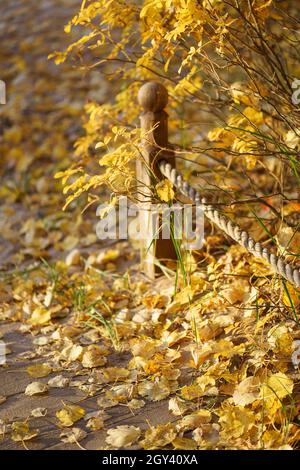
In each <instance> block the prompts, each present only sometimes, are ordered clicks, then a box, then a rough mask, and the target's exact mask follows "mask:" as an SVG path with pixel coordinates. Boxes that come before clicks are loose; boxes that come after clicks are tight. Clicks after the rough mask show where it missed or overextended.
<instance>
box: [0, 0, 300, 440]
mask: <svg viewBox="0 0 300 470" xmlns="http://www.w3.org/2000/svg"><path fill="white" fill-rule="evenodd" d="M5 3H6V4H7V5H6V6H7V9H6V13H5V15H6V16H5V21H6V23H7V24H9V27H8V31H7V33H6V36H5V39H4V41H3V44H2V46H1V60H3V61H5V63H6V64H7V68H6V71H5V76H4V77H1V79H4V80H6V81H7V83H8V96H9V99H8V104H7V105H6V106H5V107H3V108H1V122H2V130H1V137H0V147H1V152H2V153H3V155H4V160H5V165H3V169H2V170H1V171H2V173H3V175H2V176H3V185H2V187H1V192H0V196H1V247H2V250H1V254H0V258H1V262H2V270H1V277H0V298H1V303H0V320H1V332H2V333H1V339H2V341H3V342H5V344H6V354H7V356H6V358H7V360H6V363H5V364H3V365H1V368H0V380H1V383H2V384H3V385H2V386H1V397H0V431H1V432H0V447H1V448H11V447H12V448H21V446H25V447H28V448H30V449H37V448H47V449H51V448H59V447H60V446H61V448H62V447H63V448H66V447H67V446H69V447H70V448H75V447H77V446H79V447H81V448H93V449H104V448H106V449H115V448H127V447H133V448H143V449H161V448H169V449H261V448H266V449H291V448H296V447H297V446H298V445H299V444H298V442H299V421H298V416H299V387H298V379H299V376H300V375H299V368H298V365H299V359H300V348H299V345H300V334H299V328H298V309H297V305H298V304H299V299H298V292H297V291H296V290H293V289H292V287H291V286H290V287H289V289H288V290H284V286H283V285H282V284H280V282H279V281H278V280H276V278H275V277H274V276H273V273H272V272H271V269H270V267H269V266H267V265H265V264H263V263H262V262H261V261H259V260H256V259H255V258H253V257H252V256H251V255H250V254H248V253H247V252H246V251H245V250H244V249H243V248H241V247H239V246H237V245H232V246H230V242H229V240H226V239H224V238H223V236H222V234H220V233H219V234H217V235H216V234H215V235H210V236H208V237H207V238H206V241H205V244H204V247H203V248H202V249H201V250H200V251H199V252H198V253H197V254H194V255H193V256H192V255H191V256H189V257H188V258H187V259H186V260H185V263H186V271H187V272H188V273H189V275H188V282H186V279H185V278H184V277H183V276H179V279H178V280H177V284H176V283H175V274H174V276H173V275H172V274H170V275H169V277H165V276H164V277H161V278H159V279H157V280H156V281H155V282H149V280H147V279H146V277H145V276H144V275H143V273H141V271H140V267H139V265H138V263H137V255H136V253H135V251H134V249H133V248H132V247H131V246H130V245H129V244H128V243H127V242H117V243H113V242H110V243H107V244H106V245H105V244H103V243H102V244H100V243H99V241H97V237H96V234H95V229H94V226H95V223H96V222H97V220H96V217H95V214H94V212H93V211H90V212H89V211H87V212H86V213H85V214H81V211H80V207H77V206H76V205H72V206H71V208H70V210H69V211H68V212H62V211H61V209H60V208H61V207H62V204H63V202H62V201H63V198H62V196H61V195H60V193H59V191H58V189H57V188H56V187H55V185H54V180H53V175H54V173H55V172H56V171H58V170H59V169H61V168H63V167H64V166H66V165H67V162H68V161H69V158H70V152H71V150H72V145H73V142H74V140H75V138H76V136H77V135H78V132H80V129H79V123H80V114H81V110H82V106H83V104H84V102H85V101H86V99H87V98H88V93H91V92H92V91H93V90H94V93H96V92H97V87H96V86H95V83H94V80H93V75H91V76H89V78H86V79H85V80H84V81H83V79H82V76H81V73H80V72H77V71H75V70H73V69H72V68H71V66H70V65H68V64H66V65H64V66H63V68H60V69H59V70H58V69H57V68H56V67H55V66H54V65H53V64H52V63H49V62H48V61H47V55H48V53H49V52H51V50H53V49H55V48H57V49H61V48H62V47H61V41H64V40H65V39H64V33H63V29H62V26H63V24H64V23H65V22H66V19H67V18H68V16H70V13H71V14H72V13H73V11H70V10H73V9H74V10H76V9H77V8H78V3H79V2H78V1H77V0H69V1H63V2H62V1H58V0H48V1H47V2H40V3H39V4H38V5H37V4H36V2H29V1H27V2H26V3H25V2H22V1H19V2H14V7H10V6H9V2H3V4H5ZM17 4H18V5H17ZM62 4H63V5H64V7H62ZM16 5H17V6H16ZM33 7H34V8H35V9H36V10H35V15H33V14H32V8H33ZM16 8H19V13H20V14H19V15H18V16H16V15H15V9H16ZM37 18H38V19H39V21H37ZM51 18H53V19H54V18H55V22H53V21H51ZM2 27H3V26H2V24H1V28H2ZM16 38H18V41H17V46H16ZM50 47H51V50H49V48H50ZM2 55H3V57H2ZM98 98H99V99H101V97H98ZM94 99H97V97H95V96H94ZM208 233H209V232H208ZM270 292H272V293H273V294H272V296H271V297H270ZM291 297H293V299H292V300H293V308H291V307H290V305H291V302H290V298H291Z"/></svg>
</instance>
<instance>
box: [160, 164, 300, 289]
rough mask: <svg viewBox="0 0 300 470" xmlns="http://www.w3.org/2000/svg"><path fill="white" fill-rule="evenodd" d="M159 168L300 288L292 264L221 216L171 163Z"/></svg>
mask: <svg viewBox="0 0 300 470" xmlns="http://www.w3.org/2000/svg"><path fill="white" fill-rule="evenodd" d="M158 167H159V169H160V171H161V173H162V174H163V176H165V177H166V178H168V179H169V180H170V181H171V182H172V183H173V185H174V186H175V187H176V188H177V189H179V191H181V192H182V194H184V195H185V196H187V197H188V198H189V199H191V201H193V202H195V203H196V204H199V205H201V206H202V210H203V212H204V214H205V215H206V216H207V218H208V219H209V220H211V221H212V222H213V223H214V224H215V225H217V226H218V227H219V228H220V229H221V230H223V231H224V232H225V233H226V234H227V235H229V236H230V237H231V238H232V239H233V240H235V241H236V242H237V243H239V244H240V245H242V246H244V247H245V248H246V249H247V250H248V251H249V252H250V253H251V254H253V255H254V256H257V257H258V258H262V259H264V260H266V261H267V262H268V263H269V264H270V265H271V266H272V268H273V269H274V271H276V272H277V273H278V274H280V275H281V276H282V277H284V278H285V279H287V280H288V281H289V282H290V283H292V284H294V285H295V286H296V287H300V271H299V269H296V268H293V266H291V264H289V263H286V262H285V261H284V260H283V259H282V258H281V257H279V256H276V255H274V254H273V253H271V252H270V251H269V250H268V249H267V248H263V247H262V245H261V244H260V243H259V242H255V241H254V240H253V238H252V237H251V236H250V235H249V233H247V232H246V231H245V230H242V229H241V228H240V227H239V226H238V225H236V224H235V223H233V222H232V221H231V220H230V219H228V217H226V216H224V215H223V214H221V213H220V212H219V211H218V210H216V209H215V208H214V207H213V206H212V205H210V204H209V203H208V202H207V200H206V198H205V197H201V196H200V193H199V192H198V191H196V190H195V189H194V188H192V187H191V186H190V185H189V183H187V182H186V181H184V180H183V177H182V175H181V174H180V173H179V172H178V171H177V170H176V168H172V166H171V165H170V163H168V162H166V161H165V160H161V161H159V163H158Z"/></svg>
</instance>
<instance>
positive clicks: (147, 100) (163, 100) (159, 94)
mask: <svg viewBox="0 0 300 470" xmlns="http://www.w3.org/2000/svg"><path fill="white" fill-rule="evenodd" d="M138 100H139V104H140V106H141V107H142V108H143V109H144V111H146V112H147V111H152V112H154V113H156V112H159V111H162V110H163V109H164V108H165V107H166V105H167V103H168V91H167V89H166V88H165V87H164V86H163V85H161V84H160V83H157V82H148V83H145V85H143V86H142V87H141V88H140V90H139V93H138Z"/></svg>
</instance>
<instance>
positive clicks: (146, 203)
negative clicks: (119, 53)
mask: <svg viewBox="0 0 300 470" xmlns="http://www.w3.org/2000/svg"><path fill="white" fill-rule="evenodd" d="M138 100H139V104H140V106H141V107H142V108H143V113H142V115H141V117H140V119H141V128H142V130H143V131H144V132H145V133H146V135H145V137H144V138H143V141H142V156H143V160H144V161H137V167H136V174H137V180H138V186H139V189H140V193H142V195H141V194H139V195H138V197H139V200H142V207H141V211H140V225H141V227H143V230H144V231H145V232H146V233H144V234H143V235H144V236H143V240H141V262H142V266H143V271H144V273H145V274H146V275H147V276H149V277H150V278H152V279H153V278H154V277H155V274H156V273H159V272H161V270H160V269H159V267H158V266H156V265H155V264H154V261H155V258H156V259H157V260H159V261H160V263H161V264H165V263H166V261H167V260H175V259H176V253H175V249H174V246H173V243H172V240H171V239H169V240H168V239H165V240H163V239H162V238H161V232H160V236H159V237H158V238H156V240H155V242H154V243H153V242H152V240H153V237H152V234H153V233H155V227H154V224H155V216H154V215H153V214H152V213H151V211H150V206H151V204H152V203H153V201H152V198H151V189H150V187H151V186H152V187H153V184H154V183H155V179H157V180H161V179H162V175H161V174H160V171H159V169H158V166H157V163H158V161H159V160H160V159H162V158H163V159H164V160H168V161H169V162H170V164H171V165H172V166H175V156H174V153H173V152H172V151H170V150H167V147H168V115H167V113H166V112H165V111H164V108H165V106H166V105H167V103H168V92H167V90H166V88H165V87H164V86H163V85H161V84H160V83H156V82H148V83H146V84H145V85H143V86H142V87H141V89H140V90H139V94H138ZM154 126H156V127H155V129H153V127H154ZM149 169H151V171H152V173H153V174H151V171H149Z"/></svg>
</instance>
